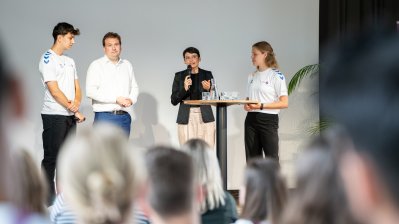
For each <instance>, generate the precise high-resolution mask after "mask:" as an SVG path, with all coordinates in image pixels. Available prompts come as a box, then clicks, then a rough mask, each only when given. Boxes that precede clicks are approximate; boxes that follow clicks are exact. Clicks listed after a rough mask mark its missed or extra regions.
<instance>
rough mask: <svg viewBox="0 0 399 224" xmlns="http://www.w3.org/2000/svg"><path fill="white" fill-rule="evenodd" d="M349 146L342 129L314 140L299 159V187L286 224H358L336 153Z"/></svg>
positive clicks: (297, 171)
mask: <svg viewBox="0 0 399 224" xmlns="http://www.w3.org/2000/svg"><path fill="white" fill-rule="evenodd" d="M346 144H349V143H348V139H347V136H346V134H345V133H344V132H343V130H340V129H333V130H328V132H327V133H326V132H324V133H323V135H321V136H319V137H317V138H316V139H314V140H313V141H312V142H311V144H310V145H309V146H308V147H307V148H306V150H305V151H303V152H302V154H301V155H300V156H299V159H298V161H297V164H296V167H295V170H296V176H297V184H296V185H297V186H296V189H295V190H294V191H293V192H292V195H291V198H290V200H289V201H288V204H287V206H286V209H285V211H284V214H283V220H282V222H281V223H284V224H319V223H326V224H329V223H331V224H350V223H355V221H354V219H353V217H352V215H351V214H350V212H349V205H348V201H347V198H346V195H345V192H344V188H343V184H342V181H341V178H340V176H339V173H338V162H337V159H336V153H338V151H339V149H340V148H343V146H344V145H346Z"/></svg>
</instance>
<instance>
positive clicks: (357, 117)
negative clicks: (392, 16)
mask: <svg viewBox="0 0 399 224" xmlns="http://www.w3.org/2000/svg"><path fill="white" fill-rule="evenodd" d="M398 49H399V37H398V34H397V33H394V34H392V33H387V32H384V31H381V30H376V29H372V30H370V32H368V33H364V34H363V35H361V36H360V37H351V38H348V39H344V40H341V42H340V44H339V45H332V46H331V48H329V51H326V55H327V57H325V59H324V62H325V63H324V64H322V66H321V73H320V74H321V75H320V106H321V109H322V111H321V112H322V113H324V114H325V115H327V116H329V117H330V118H332V119H333V120H335V122H336V123H339V124H342V125H343V126H344V127H345V128H346V129H347V131H348V133H349V135H350V137H351V138H352V140H353V143H354V145H355V149H356V150H358V151H359V152H360V153H361V154H363V155H365V156H366V158H367V159H369V160H370V161H371V162H372V163H373V164H374V165H375V167H376V172H377V175H378V176H379V177H381V180H382V181H383V182H384V185H385V186H386V187H387V189H386V190H387V191H388V192H390V194H391V196H392V197H393V201H394V202H396V205H397V206H398V207H399V175H398V173H397V171H398V170H399V163H398V161H399V150H397V149H396V148H397V147H398V145H399V138H398V133H399V119H398V114H399V100H398V99H399V75H398V74H399V63H398V58H399V50H398Z"/></svg>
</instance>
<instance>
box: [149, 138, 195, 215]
mask: <svg viewBox="0 0 399 224" xmlns="http://www.w3.org/2000/svg"><path fill="white" fill-rule="evenodd" d="M145 160H146V166H147V170H148V179H149V189H150V190H149V203H150V205H151V207H152V208H153V209H154V210H155V211H156V212H157V213H158V214H159V215H160V216H162V217H170V216H174V215H179V214H183V213H185V212H187V211H190V210H191V209H192V204H193V198H194V168H193V162H192V159H191V158H190V156H189V155H188V154H186V153H184V152H182V151H178V150H176V149H174V148H171V147H163V146H158V147H154V148H152V149H150V150H149V151H148V152H147V153H146V156H145Z"/></svg>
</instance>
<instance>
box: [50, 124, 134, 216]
mask: <svg viewBox="0 0 399 224" xmlns="http://www.w3.org/2000/svg"><path fill="white" fill-rule="evenodd" d="M58 161H59V162H58V167H57V168H58V170H59V172H58V174H59V181H60V183H61V185H62V189H63V193H64V195H65V200H66V202H67V203H68V204H69V206H70V208H71V209H72V210H73V211H74V212H75V213H76V214H77V217H78V219H79V220H80V221H81V222H83V223H109V224H111V223H124V222H126V221H128V219H129V217H130V215H131V214H130V212H131V210H132V205H133V198H134V196H135V195H134V194H135V188H136V186H137V183H136V176H137V173H136V167H135V166H136V164H135V163H134V159H133V155H132V153H131V152H130V151H129V149H128V143H127V141H126V137H125V135H124V133H123V131H122V130H120V129H119V128H117V127H114V126H112V125H110V124H98V125H96V126H94V127H90V129H84V130H82V131H80V132H79V133H78V134H77V135H76V136H72V135H71V136H70V137H69V138H68V139H67V140H66V142H65V144H64V146H63V147H62V148H61V152H60V155H59V159H58Z"/></svg>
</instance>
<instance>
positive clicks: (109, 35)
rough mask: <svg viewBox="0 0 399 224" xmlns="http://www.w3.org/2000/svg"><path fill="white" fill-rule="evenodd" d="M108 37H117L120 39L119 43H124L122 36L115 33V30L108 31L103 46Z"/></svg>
mask: <svg viewBox="0 0 399 224" xmlns="http://www.w3.org/2000/svg"><path fill="white" fill-rule="evenodd" d="M108 38H116V39H118V40H119V44H120V45H122V39H121V36H120V35H119V34H117V33H113V32H108V33H106V34H105V35H104V37H103V47H105V40H106V39H108Z"/></svg>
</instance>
